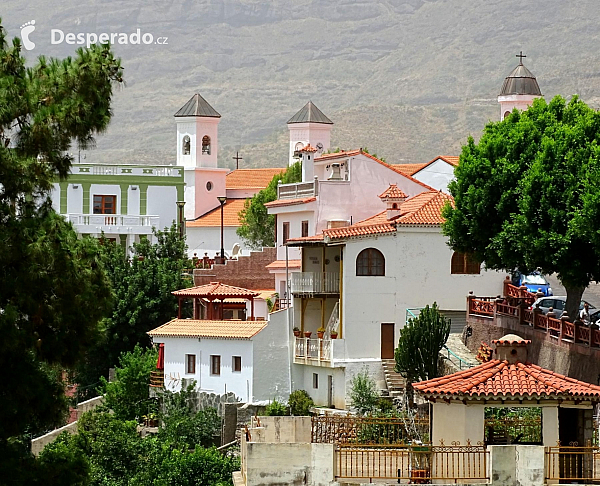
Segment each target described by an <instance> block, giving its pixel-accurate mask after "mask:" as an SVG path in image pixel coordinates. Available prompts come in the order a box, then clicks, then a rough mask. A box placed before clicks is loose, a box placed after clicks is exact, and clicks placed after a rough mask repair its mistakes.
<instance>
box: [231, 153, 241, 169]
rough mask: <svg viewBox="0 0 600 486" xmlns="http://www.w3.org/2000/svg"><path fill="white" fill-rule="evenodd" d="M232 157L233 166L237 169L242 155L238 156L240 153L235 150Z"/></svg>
mask: <svg viewBox="0 0 600 486" xmlns="http://www.w3.org/2000/svg"><path fill="white" fill-rule="evenodd" d="M232 159H233V160H235V168H236V169H239V168H240V160H242V159H243V157H240V153H239V152H236V153H235V157H232Z"/></svg>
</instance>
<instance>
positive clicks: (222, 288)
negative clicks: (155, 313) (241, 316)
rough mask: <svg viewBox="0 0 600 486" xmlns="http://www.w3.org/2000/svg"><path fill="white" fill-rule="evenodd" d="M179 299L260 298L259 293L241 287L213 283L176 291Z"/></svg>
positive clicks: (175, 293)
mask: <svg viewBox="0 0 600 486" xmlns="http://www.w3.org/2000/svg"><path fill="white" fill-rule="evenodd" d="M171 293H172V294H173V295H176V296H178V297H196V298H201V297H209V298H210V297H213V298H215V299H221V298H227V297H247V298H250V297H258V295H259V293H258V292H256V291H254V290H248V289H243V288H241V287H233V286H231V285H225V284H222V283H220V282H211V283H209V284H206V285H199V286H197V287H191V288H189V289H182V290H176V291H175V292H171Z"/></svg>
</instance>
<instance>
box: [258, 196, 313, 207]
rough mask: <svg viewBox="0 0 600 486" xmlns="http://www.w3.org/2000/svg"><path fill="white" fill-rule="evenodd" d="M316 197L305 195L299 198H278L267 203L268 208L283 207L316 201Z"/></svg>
mask: <svg viewBox="0 0 600 486" xmlns="http://www.w3.org/2000/svg"><path fill="white" fill-rule="evenodd" d="M316 200H317V198H316V197H303V198H298V199H277V200H276V201H271V202H268V203H266V204H265V207H266V208H281V207H283V206H294V205H296V204H305V203H309V202H313V201H316Z"/></svg>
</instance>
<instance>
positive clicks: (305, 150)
mask: <svg viewBox="0 0 600 486" xmlns="http://www.w3.org/2000/svg"><path fill="white" fill-rule="evenodd" d="M316 151H317V149H316V148H314V147H313V146H312V145H311V144H310V143H309V144H308V145H307V146H306V147H304V148H303V149H302V150H300V152H316Z"/></svg>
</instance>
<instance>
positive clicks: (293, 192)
mask: <svg viewBox="0 0 600 486" xmlns="http://www.w3.org/2000/svg"><path fill="white" fill-rule="evenodd" d="M316 195H318V182H317V181H311V182H297V183H295V184H279V185H278V186H277V199H299V198H303V197H313V196H316Z"/></svg>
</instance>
